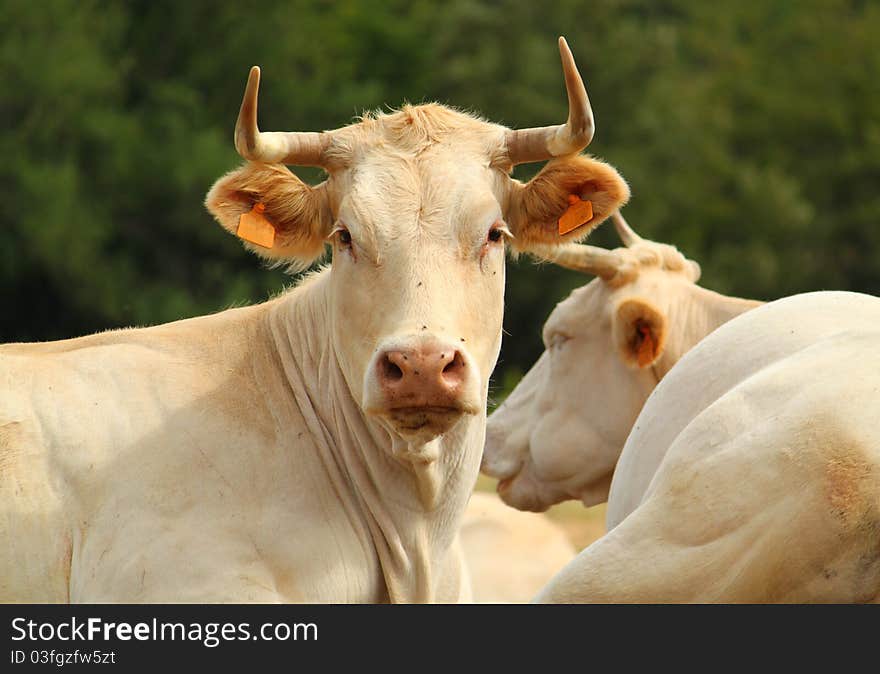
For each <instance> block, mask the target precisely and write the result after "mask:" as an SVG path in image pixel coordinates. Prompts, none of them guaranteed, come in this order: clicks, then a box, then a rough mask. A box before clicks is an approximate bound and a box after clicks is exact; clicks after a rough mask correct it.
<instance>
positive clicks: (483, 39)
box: [0, 0, 880, 397]
mask: <svg viewBox="0 0 880 674" xmlns="http://www.w3.org/2000/svg"><path fill="white" fill-rule="evenodd" d="M0 5H2V10H3V14H2V15H3V17H4V21H3V22H2V24H0V101H2V103H0V120H2V122H3V125H2V129H3V131H2V133H0V151H2V154H3V157H4V162H3V166H2V168H0V177H2V180H0V287H2V288H3V291H4V293H3V294H4V298H5V309H6V310H5V311H4V312H3V314H2V318H0V341H10V340H39V339H56V338H61V337H68V336H74V335H77V334H82V333H85V332H90V331H95V330H100V329H104V328H108V327H116V326H123V325H136V324H150V323H158V322H164V321H169V320H174V319H177V318H181V317H185V316H191V315H195V314H199V313H206V312H211V311H216V310H219V309H222V308H224V307H226V306H229V305H232V304H240V303H243V302H255V301H260V300H261V299H263V298H265V297H266V296H267V295H268V294H269V293H271V292H274V291H276V290H277V289H280V288H281V287H282V286H283V285H285V284H286V283H289V282H290V281H291V279H290V277H286V276H284V275H283V274H282V273H281V272H279V271H268V270H265V269H262V268H260V266H259V264H258V263H257V261H256V259H255V258H253V257H251V256H249V255H248V254H246V253H245V252H244V251H243V250H242V249H241V247H240V246H239V245H238V243H237V242H236V241H235V240H234V239H233V238H232V237H229V236H228V235H225V234H224V233H222V232H221V230H220V229H219V227H217V226H216V225H215V224H214V223H213V221H212V220H211V218H210V217H209V216H208V215H207V213H206V212H205V210H204V208H203V207H202V200H203V199H204V195H205V193H206V192H207V190H208V188H209V187H210V185H211V183H212V182H213V181H214V180H215V179H216V178H217V177H219V176H220V175H221V174H222V173H224V172H225V171H228V170H230V169H231V168H233V167H234V166H236V165H237V163H238V161H239V160H238V158H237V155H236V154H235V152H234V149H233V147H232V142H231V136H232V133H231V131H232V124H233V122H234V119H235V115H236V112H237V108H238V103H239V101H240V96H241V92H242V89H243V85H244V81H245V78H246V75H247V71H248V68H249V67H250V66H251V65H252V64H253V63H259V64H260V65H262V66H263V69H264V82H263V92H262V97H261V110H260V114H261V124H262V125H263V126H264V128H274V129H282V128H291V129H293V128H295V129H303V130H315V129H325V128H334V127H337V126H340V125H342V124H345V123H347V122H349V121H350V120H351V118H352V117H353V116H355V115H357V114H359V113H361V112H362V111H363V110H365V109H370V108H377V107H383V106H385V105H392V106H396V105H399V104H400V103H402V102H403V101H406V100H408V101H413V102H419V101H423V100H440V101H442V102H447V103H450V104H453V105H455V106H458V107H461V108H465V109H472V110H476V111H479V112H480V113H481V114H483V115H484V116H485V117H487V118H489V119H491V120H493V121H498V122H501V123H504V124H507V125H510V126H513V127H522V126H535V125H544V124H549V123H556V122H559V121H562V120H563V119H564V118H565V115H566V100H565V95H564V88H563V84H562V77H561V71H560V67H559V63H558V56H557V52H556V47H555V38H556V36H557V35H559V34H564V35H566V36H567V37H568V40H569V43H570V44H571V46H572V48H573V50H574V52H575V57H576V59H577V60H578V63H579V64H580V66H581V71H582V73H583V74H584V77H585V80H586V82H587V86H588V89H589V92H590V97H591V100H592V102H593V107H594V109H595V112H596V118H597V128H598V131H597V136H596V140H595V141H594V143H593V146H592V147H591V148H590V150H591V152H593V153H594V154H597V155H599V156H602V157H604V158H605V159H606V160H608V161H609V162H611V163H612V164H614V165H615V166H617V167H618V168H619V169H620V171H621V173H622V174H623V175H624V176H625V177H626V178H627V179H628V180H629V182H630V184H631V186H632V189H633V199H632V202H631V205H630V206H629V207H628V208H627V211H626V214H627V218H628V219H629V221H630V222H631V223H632V224H633V225H634V226H635V227H636V228H637V229H638V230H639V231H640V232H641V233H642V234H644V235H645V236H648V237H649V238H654V239H658V240H662V241H666V242H670V243H674V244H676V245H677V246H679V248H681V249H682V250H683V251H684V252H685V253H687V254H688V255H689V256H690V257H693V258H694V259H697V260H698V261H699V262H700V263H701V265H702V267H703V270H704V275H703V283H704V284H705V285H706V286H708V287H710V288H713V289H716V290H719V291H721V292H725V293H733V294H739V295H743V296H751V297H758V298H763V299H771V298H774V297H779V296H782V295H786V294H791V293H794V292H801V291H806V290H813V289H821V288H846V289H853V290H861V291H865V292H870V293H875V294H878V293H880V227H878V226H877V223H878V222H880V194H878V190H877V185H878V184H880V86H878V82H880V50H877V49H876V47H875V44H874V43H875V42H876V36H877V35H878V34H880V7H878V5H877V4H876V3H868V2H860V1H857V0H803V1H801V2H791V1H789V0H773V1H767V2H751V1H749V2H740V3H705V2H700V1H698V0H691V1H686V0H663V1H662V2H661V1H654V0H601V1H598V0H597V1H593V2H586V1H575V0H557V1H556V2H554V3H551V5H545V4H541V3H525V2H518V1H514V0H494V1H489V0H484V1H479V2H478V1H475V0H450V1H449V2H444V3H432V2H427V1H426V0H416V1H415V2H404V1H403V0H393V1H388V2H355V1H354V0H340V1H338V2H330V1H329V0H327V1H322V0H311V1H309V0H300V1H298V2H290V1H289V0H266V1H264V2H260V3H232V2H224V3H215V2H187V3H180V2H171V1H170V0H152V1H150V0H131V1H129V2H126V3H120V2H112V1H109V0H106V1H99V0H90V1H83V0H77V1H74V0H47V1H45V2H39V3H35V2H30V1H29V0H3V1H2V3H0ZM537 168H538V167H535V166H524V167H520V168H518V169H517V176H518V177H521V178H528V177H529V176H530V175H531V174H532V173H534V172H535V171H536V170H537ZM302 175H304V176H306V177H308V178H311V179H314V178H316V177H317V175H316V173H314V172H309V171H303V173H302ZM594 238H595V242H598V243H600V244H602V245H616V243H615V241H614V239H613V237H612V235H611V233H610V232H608V231H600V232H597V233H596V234H595V235H594ZM585 281H586V279H584V278H583V277H580V276H578V275H576V274H573V273H572V272H567V271H564V270H560V269H556V268H553V267H549V266H540V267H538V266H535V265H534V264H533V263H532V262H530V261H529V260H527V259H522V260H520V261H517V262H513V263H511V265H510V268H509V270H508V294H507V307H506V326H505V327H506V331H507V335H506V336H505V344H504V349H503V352H502V360H501V363H500V366H499V371H498V372H497V374H496V382H497V387H496V392H495V394H496V397H500V396H501V395H503V392H504V391H505V390H507V389H509V388H510V386H512V384H513V383H515V381H516V379H517V378H518V376H519V375H520V373H522V372H524V371H525V370H527V369H528V367H529V366H530V365H531V363H532V362H533V361H534V360H535V359H536V358H537V356H538V354H539V353H540V350H541V343H540V327H541V325H542V324H543V321H544V320H545V319H546V317H547V315H548V314H549V312H550V311H551V310H552V308H553V306H554V305H555V303H556V302H558V301H559V300H561V299H562V298H563V297H564V296H565V295H566V294H567V293H568V292H569V291H570V290H571V289H572V288H574V287H577V286H579V285H582V284H583V283H584V282H585Z"/></svg>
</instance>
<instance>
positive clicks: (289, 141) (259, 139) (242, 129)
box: [235, 66, 330, 167]
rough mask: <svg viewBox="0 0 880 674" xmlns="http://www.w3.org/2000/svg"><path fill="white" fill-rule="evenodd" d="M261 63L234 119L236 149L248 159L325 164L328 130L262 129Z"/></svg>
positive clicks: (295, 163) (252, 73)
mask: <svg viewBox="0 0 880 674" xmlns="http://www.w3.org/2000/svg"><path fill="white" fill-rule="evenodd" d="M259 89H260V67H259V66H254V67H253V68H251V72H250V75H249V76H248V81H247V87H245V90H244V98H243V99H242V101H241V109H240V110H239V111H238V119H237V120H236V122H235V149H236V150H238V154H240V155H241V156H242V157H244V158H245V159H248V160H250V161H261V162H265V163H267V164H276V163H283V164H291V165H294V166H321V167H323V166H324V153H325V151H326V150H327V146H328V144H329V142H330V136H329V134H327V133H326V132H324V133H315V132H303V131H269V132H264V131H260V129H259V127H257V93H258V92H259Z"/></svg>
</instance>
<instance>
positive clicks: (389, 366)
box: [382, 356, 403, 382]
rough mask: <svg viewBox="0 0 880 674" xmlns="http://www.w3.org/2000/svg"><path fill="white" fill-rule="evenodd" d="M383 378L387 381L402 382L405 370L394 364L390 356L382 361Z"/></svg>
mask: <svg viewBox="0 0 880 674" xmlns="http://www.w3.org/2000/svg"><path fill="white" fill-rule="evenodd" d="M382 378H383V379H384V380H385V381H390V382H394V381H400V380H401V379H403V370H401V369H400V367H399V366H397V365H396V364H394V363H392V362H391V360H390V359H389V358H388V356H385V358H383V359H382Z"/></svg>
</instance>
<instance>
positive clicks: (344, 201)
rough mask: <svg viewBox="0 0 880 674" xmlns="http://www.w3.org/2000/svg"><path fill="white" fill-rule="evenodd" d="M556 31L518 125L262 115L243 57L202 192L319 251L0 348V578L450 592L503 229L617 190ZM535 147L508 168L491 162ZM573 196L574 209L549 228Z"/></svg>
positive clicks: (128, 592)
mask: <svg viewBox="0 0 880 674" xmlns="http://www.w3.org/2000/svg"><path fill="white" fill-rule="evenodd" d="M560 51H561V54H562V61H563V68H564V71H565V79H566V85H567V88H568V93H569V102H570V112H569V119H568V122H567V123H566V124H563V125H560V126H553V127H543V128H540V129H526V130H520V131H510V130H508V129H505V128H504V127H501V126H498V125H495V124H490V123H487V122H484V121H482V120H479V119H477V118H475V117H472V116H470V115H466V114H463V113H459V112H456V111H454V110H451V109H449V108H446V107H443V106H440V105H422V106H405V107H404V108H403V109H401V110H400V111H397V112H394V113H391V114H384V115H382V114H377V115H368V116H367V117H365V118H364V119H363V120H362V121H360V122H359V123H357V124H353V125H351V126H348V127H345V128H342V129H338V130H335V131H330V132H324V133H261V132H260V131H259V130H258V129H257V125H256V114H257V110H256V107H257V88H258V84H259V70H258V69H256V68H255V69H253V70H252V72H251V76H250V78H249V80H248V86H247V89H246V92H245V97H244V101H243V103H242V107H241V111H240V114H239V122H238V124H237V125H236V134H235V139H236V147H237V148H238V150H239V152H240V153H241V154H242V155H243V156H244V157H245V158H246V159H248V160H249V162H248V163H246V164H245V165H243V166H242V167H241V168H239V169H237V170H235V171H233V172H232V173H230V174H228V175H226V176H225V177H223V178H222V179H220V180H219V181H218V182H217V183H216V184H215V185H214V187H213V188H212V189H211V191H210V193H209V194H208V198H207V206H208V209H209V210H210V211H211V213H213V215H214V216H215V217H216V218H217V219H218V220H219V222H220V224H221V225H223V227H224V228H226V229H227V230H230V231H232V232H237V233H238V234H239V236H240V237H241V238H243V239H245V240H247V241H250V243H248V244H247V246H248V247H249V248H250V249H252V250H254V251H256V252H257V253H259V254H260V255H262V256H263V257H265V258H268V259H270V260H274V261H278V262H283V263H287V264H293V265H300V266H304V265H307V264H309V263H310V262H311V261H312V260H313V259H314V258H315V257H316V256H318V255H319V254H321V252H322V251H323V249H324V245H325V242H326V241H328V240H329V241H330V242H331V245H332V249H333V262H332V268H331V269H325V270H323V271H321V272H319V273H317V274H314V275H312V276H311V277H309V278H308V280H306V281H305V282H303V283H301V284H300V285H299V286H298V287H296V288H294V289H293V290H291V291H290V292H287V293H285V294H283V295H282V296H280V297H278V298H276V299H274V300H272V301H269V302H266V303H264V304H260V305H257V306H253V307H247V308H241V309H235V310H230V311H225V312H222V313H218V314H214V315H212V316H206V317H202V318H194V319H190V320H185V321H180V322H177V323H171V324H168V325H162V326H157V327H153V328H147V329H133V330H121V331H114V332H107V333H103V334H98V335H93V336H90V337H83V338H80V339H73V340H68V341H61V342H53V343H45V344H14V345H7V346H4V347H2V348H0V601H6V602H14V601H26V602H61V601H87V602H101V601H111V602H115V601H124V602H164V601H179V602H222V601H272V602H274V601H308V602H382V601H395V602H408V601H456V600H458V599H460V598H463V597H466V596H467V595H466V591H465V589H464V588H465V586H466V584H465V583H463V582H462V580H463V579H462V573H463V569H462V560H461V555H460V549H459V546H458V544H457V532H458V529H459V525H460V523H461V517H462V513H463V511H464V508H465V505H466V503H467V500H468V497H469V495H470V492H471V488H472V487H473V485H474V482H475V480H476V475H477V469H478V465H479V457H480V453H481V449H482V446H483V439H484V430H485V403H486V392H487V386H488V378H489V374H490V372H491V370H492V368H493V366H494V363H495V360H496V358H497V355H498V350H499V346H500V340H501V324H502V305H503V288H504V248H505V239H510V241H511V243H510V245H511V246H513V247H514V248H518V249H520V250H528V249H530V248H532V247H534V246H536V245H554V244H556V243H558V242H560V241H565V240H571V239H576V238H579V237H581V236H584V235H585V234H586V233H587V231H589V229H590V228H591V226H593V225H596V224H598V223H599V222H601V221H602V220H603V219H604V218H605V217H607V216H608V215H609V214H610V213H611V212H612V211H613V210H614V209H616V208H617V207H618V206H619V205H620V204H621V203H623V202H624V201H625V200H626V198H627V196H628V190H627V187H626V184H625V183H624V182H623V180H622V179H621V178H620V176H619V175H618V174H617V172H616V171H615V170H614V169H613V168H611V167H609V166H607V165H606V164H603V163H601V162H598V161H596V160H593V159H590V158H588V157H583V156H578V155H577V153H578V152H579V151H580V150H581V149H582V148H583V147H585V146H586V145H587V144H588V143H589V141H590V139H591V137H592V133H593V120H592V113H591V111H590V106H589V101H588V99H587V95H586V90H585V89H584V86H583V82H582V81H581V78H580V76H579V75H578V73H577V70H576V68H575V65H574V61H573V59H572V57H571V52H570V51H569V50H568V47H567V46H566V45H565V42H564V40H560ZM551 157H558V158H557V159H553V160H552V161H550V162H549V163H548V164H547V165H546V166H545V167H544V169H543V170H542V171H541V173H539V174H538V175H537V176H536V177H535V178H534V179H533V180H532V181H530V182H529V183H527V184H521V183H519V182H518V181H516V180H513V179H512V178H511V177H510V175H509V173H510V171H511V168H512V166H513V165H515V164H517V163H521V162H526V161H538V160H541V159H546V158H551ZM283 164H299V165H317V166H322V167H324V168H325V169H326V170H327V173H328V178H327V180H326V181H325V182H323V183H321V184H320V185H317V186H310V185H306V184H304V183H303V182H302V181H300V180H299V179H298V178H297V177H296V176H295V175H294V174H293V173H291V172H290V171H289V170H288V169H287V168H285V167H284V166H283ZM572 195H576V196H580V197H581V199H587V200H589V201H591V202H592V208H593V218H592V219H591V220H589V221H588V222H586V223H583V224H586V225H587V226H584V227H580V228H578V229H575V230H574V231H572V232H571V233H569V234H566V235H565V236H560V234H559V233H558V230H557V220H558V219H559V218H560V217H561V216H562V215H563V213H565V212H567V209H569V197H571V196H572ZM246 214H248V215H246ZM242 216H245V217H244V218H242Z"/></svg>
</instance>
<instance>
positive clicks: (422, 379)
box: [378, 344, 468, 407]
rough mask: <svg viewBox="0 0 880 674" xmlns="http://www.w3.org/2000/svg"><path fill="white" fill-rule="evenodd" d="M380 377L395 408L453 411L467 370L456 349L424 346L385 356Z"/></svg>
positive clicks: (398, 350)
mask: <svg viewBox="0 0 880 674" xmlns="http://www.w3.org/2000/svg"><path fill="white" fill-rule="evenodd" d="M378 376H379V384H380V386H381V387H382V390H383V391H384V393H385V396H386V398H387V399H388V401H389V403H391V404H392V406H394V407H454V406H455V403H456V398H457V397H458V395H459V393H460V391H461V390H462V388H463V386H464V384H465V381H466V379H467V376H468V366H467V361H466V360H465V358H464V356H463V355H462V353H461V352H460V351H458V350H457V349H455V348H454V347H449V346H444V345H440V344H433V345H421V346H419V347H414V348H396V349H388V350H387V351H385V352H384V353H382V354H381V355H380V356H379V361H378Z"/></svg>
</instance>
